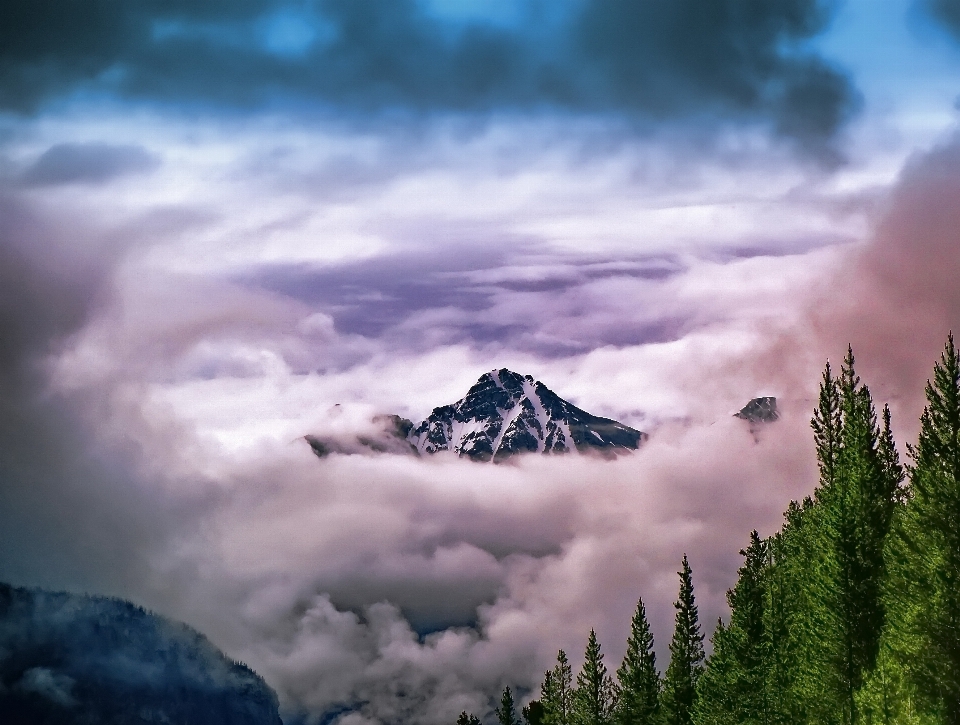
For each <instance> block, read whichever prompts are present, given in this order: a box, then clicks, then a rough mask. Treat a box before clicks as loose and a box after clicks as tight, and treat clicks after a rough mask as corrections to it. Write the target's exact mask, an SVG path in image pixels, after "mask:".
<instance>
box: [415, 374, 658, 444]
mask: <svg viewBox="0 0 960 725" xmlns="http://www.w3.org/2000/svg"><path fill="white" fill-rule="evenodd" d="M645 438H646V434H644V433H642V432H640V431H638V430H635V429H633V428H630V427H629V426H626V425H623V424H622V423H618V422H617V421H615V420H610V419H609V418H600V417H598V416H595V415H591V414H590V413H587V412H586V411H584V410H581V409H580V408H578V407H576V406H575V405H573V404H572V403H569V402H567V401H566V400H564V399H563V398H561V397H560V396H558V395H557V394H556V393H554V392H553V391H552V390H550V389H549V388H548V387H547V386H546V385H544V384H543V383H541V382H539V381H535V380H534V379H533V378H532V377H531V376H529V375H520V374H519V373H515V372H513V371H511V370H507V369H506V368H501V369H500V370H493V371H491V372H489V373H485V374H484V375H482V376H481V377H480V379H479V380H478V381H477V382H476V383H475V384H474V385H473V387H471V388H470V390H469V391H468V392H467V395H466V396H465V397H464V398H463V399H462V400H459V401H457V402H456V403H454V404H453V405H444V406H441V407H439V408H435V409H434V410H433V412H432V413H431V414H430V416H429V417H428V418H427V419H426V420H424V421H423V422H422V423H420V424H419V425H417V426H415V427H414V428H413V429H412V430H411V431H410V433H409V435H408V436H407V440H408V441H410V443H411V444H412V445H413V446H414V447H415V448H416V449H417V450H418V451H419V452H420V453H421V454H424V453H437V452H439V451H454V452H456V453H457V454H458V455H460V456H464V457H467V458H471V459H473V460H478V461H491V460H493V461H499V460H503V459H505V458H507V457H509V456H512V455H515V454H517V453H523V452H539V453H566V452H569V451H574V450H576V451H580V452H585V451H589V450H599V451H604V452H609V453H614V452H619V451H624V450H633V449H636V448H637V447H639V445H640V443H641V442H642V441H643V440H644V439H645Z"/></svg>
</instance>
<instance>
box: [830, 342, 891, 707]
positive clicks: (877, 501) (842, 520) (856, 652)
mask: <svg viewBox="0 0 960 725" xmlns="http://www.w3.org/2000/svg"><path fill="white" fill-rule="evenodd" d="M840 388H841V407H842V411H843V427H842V432H841V441H842V443H841V449H840V456H839V467H838V477H839V484H840V486H839V490H838V500H837V508H836V509H835V511H834V514H835V515H834V517H833V522H834V543H835V554H836V560H837V565H838V566H837V569H836V572H837V575H838V577H837V580H836V582H835V588H834V589H835V593H836V596H837V605H838V606H837V610H838V614H839V618H838V620H839V623H840V633H841V642H842V645H843V649H842V650H841V651H840V653H839V654H840V662H839V673H840V682H841V684H842V687H843V689H844V692H845V695H846V697H845V700H846V703H847V705H846V710H847V711H846V713H845V717H844V720H845V721H846V722H849V723H856V722H857V721H858V715H857V707H856V697H855V695H856V693H857V691H858V690H859V689H860V687H861V686H862V684H863V678H864V675H865V673H867V672H868V671H869V670H871V669H872V668H873V666H874V664H875V663H876V660H877V654H878V652H879V646H880V635H881V633H882V631H883V625H884V618H885V612H884V602H883V597H882V592H883V582H884V578H885V575H886V567H885V561H884V547H885V543H886V537H887V534H888V533H889V530H890V522H891V518H892V515H893V510H894V506H895V502H896V490H897V488H898V486H899V483H898V482H896V483H895V482H894V481H893V479H892V477H890V476H888V475H887V472H886V471H885V470H884V465H883V461H882V459H881V442H880V430H879V428H878V427H877V416H876V411H875V409H874V406H873V400H872V398H871V396H870V390H869V389H868V388H867V386H866V385H863V384H861V382H860V378H859V377H858V376H857V374H856V372H855V370H854V357H853V349H852V348H848V350H847V357H846V359H845V360H844V364H843V371H842V377H841V383H840ZM890 445H891V447H892V438H891V441H890ZM894 450H895V449H894Z"/></svg>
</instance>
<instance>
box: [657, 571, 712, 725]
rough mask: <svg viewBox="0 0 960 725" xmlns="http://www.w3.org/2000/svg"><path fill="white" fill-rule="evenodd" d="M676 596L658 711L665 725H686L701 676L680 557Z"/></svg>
mask: <svg viewBox="0 0 960 725" xmlns="http://www.w3.org/2000/svg"><path fill="white" fill-rule="evenodd" d="M677 573H678V574H679V575H680V593H679V596H678V597H677V601H676V602H675V603H674V605H673V606H674V607H675V608H676V610H677V615H676V627H675V629H674V632H673V640H672V641H671V642H670V665H669V666H668V667H667V672H666V675H665V676H664V680H663V698H662V707H663V710H664V715H665V717H666V722H667V725H690V723H692V722H693V708H694V706H695V704H696V693H697V681H698V680H699V679H700V675H701V674H702V672H703V659H704V652H703V635H702V634H701V633H700V622H699V615H698V614H697V605H696V601H695V599H694V595H693V578H692V574H691V571H690V563H689V562H688V561H687V555H686V554H684V555H683V563H682V568H681V570H680V571H679V572H677Z"/></svg>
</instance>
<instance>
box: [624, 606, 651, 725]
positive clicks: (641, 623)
mask: <svg viewBox="0 0 960 725" xmlns="http://www.w3.org/2000/svg"><path fill="white" fill-rule="evenodd" d="M617 683H618V685H619V688H618V689H619V697H618V699H617V707H616V710H615V712H614V720H615V722H616V723H617V725H655V724H656V723H658V722H659V715H660V674H659V673H658V672H657V655H656V653H655V652H654V651H653V634H652V633H651V632H650V625H649V623H648V622H647V612H646V609H645V608H644V606H643V599H640V600H639V601H638V602H637V610H636V611H635V612H634V614H633V619H632V621H631V622H630V637H629V638H628V639H627V652H626V654H625V655H624V657H623V662H622V663H621V664H620V667H619V668H618V669H617Z"/></svg>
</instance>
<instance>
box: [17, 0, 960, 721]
mask: <svg viewBox="0 0 960 725" xmlns="http://www.w3.org/2000/svg"><path fill="white" fill-rule="evenodd" d="M0 49H2V50H0V580H4V581H8V582H11V583H13V584H18V585H30V586H42V587H47V588H50V589H57V590H69V591H76V592H89V593H94V594H106V595H112V596H121V597H124V598H128V599H131V600H133V601H135V602H137V603H138V604H141V605H143V606H146V607H149V608H150V609H152V610H154V611H156V612H159V613H161V614H164V615H166V616H169V617H173V618H176V619H180V620H183V621H186V622H187V623H189V624H191V625H193V626H195V627H197V628H199V629H200V630H201V631H203V632H204V633H206V634H207V635H208V636H209V637H210V638H211V640H212V641H213V642H214V643H215V644H217V646H219V647H221V648H222V649H223V650H224V651H225V652H226V653H227V654H229V655H230V656H231V657H234V658H235V659H238V660H242V661H244V662H246V663H248V664H249V665H251V666H252V667H254V669H256V670H257V671H258V672H259V673H260V674H261V675H263V676H264V677H265V678H266V680H267V682H268V683H269V684H270V685H271V686H272V687H273V688H275V689H276V690H277V692H278V694H279V696H280V700H281V706H282V709H283V713H284V715H285V717H286V719H287V720H288V721H289V722H303V723H336V724H337V725H374V724H376V723H423V724H425V725H433V724H434V723H436V724H438V725H439V724H441V723H452V722H453V721H454V720H455V719H456V716H457V715H458V714H459V713H460V711H461V710H468V711H471V712H475V713H476V714H478V715H480V716H481V717H484V718H486V719H488V720H489V719H490V717H491V716H492V707H493V705H494V703H495V700H496V698H497V697H498V695H499V692H500V690H501V689H502V688H503V687H504V686H510V687H512V688H514V689H515V691H517V692H518V694H519V696H520V699H521V700H522V701H524V702H525V701H527V700H528V699H530V698H531V697H534V696H535V695H536V694H537V688H538V687H539V683H540V678H541V676H542V673H543V671H544V670H545V669H547V668H548V667H550V666H551V664H552V662H553V661H554V659H555V656H556V652H557V650H558V649H559V648H563V649H564V650H565V651H566V652H567V653H568V654H569V655H570V658H571V660H572V662H573V664H574V666H575V667H577V666H579V663H580V657H581V653H582V651H583V648H584V646H585V644H586V638H587V634H588V632H589V631H590V629H591V628H595V629H596V631H597V634H598V637H599V640H600V642H601V645H602V647H603V651H604V652H605V653H606V662H607V664H608V667H610V669H611V670H612V669H615V667H616V665H617V664H618V663H619V660H620V657H621V656H622V654H623V651H624V649H625V645H626V637H627V630H628V627H629V622H630V616H631V614H632V612H633V610H634V608H635V606H636V603H637V600H638V598H639V597H643V600H644V602H645V604H646V607H647V611H648V613H649V616H650V619H651V624H652V628H653V632H654V636H655V638H656V640H657V652H658V657H659V659H658V662H659V663H660V666H661V668H663V667H665V665H666V658H667V656H668V652H667V647H666V645H667V643H668V642H669V639H670V636H671V633H672V627H673V613H674V610H673V606H672V602H673V601H674V599H675V598H676V593H677V587H678V583H679V579H678V577H677V571H678V569H679V564H680V560H681V557H682V556H683V554H684V553H686V554H687V555H688V556H689V559H690V563H691V566H692V568H693V576H694V585H695V591H696V597H697V602H698V605H699V608H700V618H701V623H702V626H703V630H704V633H705V634H706V635H708V636H709V634H710V633H711V632H712V630H713V625H714V623H715V622H716V620H717V618H718V617H724V616H726V614H727V608H726V601H725V592H726V590H727V589H728V588H729V587H731V586H732V585H733V583H734V581H735V578H736V571H737V568H738V566H739V563H740V555H739V553H738V552H739V550H740V549H741V548H743V547H744V546H745V545H746V544H747V543H748V541H749V533H750V531H751V530H752V529H757V530H758V531H759V532H760V533H761V535H764V536H766V535H770V534H772V533H774V532H775V531H776V530H777V529H778V528H779V526H780V524H781V522H782V513H783V511H784V510H785V509H786V507H787V505H788V504H789V502H790V501H791V500H792V499H799V498H802V497H804V496H806V495H809V494H810V493H811V492H812V491H813V489H814V487H815V486H816V482H817V469H816V461H815V456H814V449H813V443H812V437H811V434H810V430H809V419H810V416H811V413H812V410H813V407H814V404H815V402H814V401H815V397H816V393H817V384H818V379H819V375H820V372H821V371H822V369H823V365H824V363H825V362H826V361H827V360H831V361H833V362H834V363H835V364H836V363H838V362H839V360H840V359H841V358H842V356H843V355H844V353H845V352H846V349H847V345H848V344H852V345H853V349H854V351H855V353H856V355H857V364H858V371H859V372H860V374H861V375H862V377H863V378H864V380H865V382H866V383H867V384H868V385H869V386H870V387H871V390H872V391H873V394H874V397H875V399H876V400H877V401H878V402H879V403H881V404H882V403H889V405H890V406H891V409H892V411H893V420H894V430H895V434H896V436H897V439H898V442H899V444H900V446H901V452H902V453H904V454H905V452H906V449H905V444H906V443H908V442H910V441H911V440H913V439H914V438H915V436H916V432H917V427H918V425H917V419H918V417H919V414H920V411H921V410H922V407H923V386H924V383H925V381H926V379H927V378H928V377H929V375H930V372H931V370H932V367H933V363H934V362H935V360H936V359H937V356H938V354H939V352H940V350H941V349H942V346H943V343H944V341H945V339H946V336H947V334H948V331H950V330H951V329H958V321H960V286H958V285H957V284H956V279H957V278H958V273H960V254H958V242H960V231H958V230H960V135H958V133H960V125H958V110H957V108H958V105H957V104H958V98H960V2H956V0H882V1H881V0H845V1H843V2H839V1H837V2H833V1H829V0H824V1H822V2H817V1H815V0H709V2H703V0H673V1H672V2H661V1H659V0H644V1H642V2H626V0H563V1H556V0H554V1H552V2H548V1H547V0H513V1H508V0H488V1H486V2H484V1H481V0H459V1H458V0H393V1H391V2H386V0H316V1H311V0H300V1H296V0H292V1H291V2H278V1H277V0H240V1H237V0H231V1H230V2H227V0H203V1H202V2H196V1H195V0H194V1H192V2H181V1H176V2H169V1H167V2H162V3H161V2H156V1H155V0H138V1H136V2H129V1H126V2H124V1H121V0H88V2H85V3H79V2H77V3H62V2H56V1H55V0H41V1H40V2H37V1H33V2H26V0H12V1H10V0H8V2H5V3H3V4H2V7H0ZM501 367H508V368H510V369H512V370H515V371H517V372H520V373H522V374H530V375H532V376H534V377H535V378H536V379H538V380H541V381H542V382H544V383H545V384H546V385H547V386H548V387H550V388H551V389H552V390H554V391H555V392H556V393H557V394H559V395H560V396H562V397H564V398H566V399H567V400H570V401H571V402H573V403H574V404H575V405H577V406H579V407H581V408H583V409H585V410H587V411H590V412H591V413H594V414H597V415H603V416H608V417H612V418H615V419H616V420H619V421H621V422H623V423H626V424H628V425H631V426H634V427H635V428H638V429H640V430H643V431H645V432H647V433H648V434H649V435H650V438H649V440H648V441H647V442H646V443H645V444H644V445H643V447H642V448H641V449H640V450H639V451H637V452H636V453H633V454H630V455H624V456H620V457H618V458H617V459H616V460H612V461H611V460H603V459H594V458H592V457H589V456H576V455H571V456H565V457H539V456H533V457H524V458H522V459H518V460H515V461H514V462H512V463H510V464H507V465H499V466H495V465H483V464H476V463H472V462H470V461H460V460H458V459H456V458H454V457H452V456H437V457H434V458H431V459H416V458H413V457H407V456H398V455H392V454H380V455H377V454H374V453H366V454H362V453H354V454H351V455H347V454H342V455H341V454H336V455H331V456H329V457H327V458H325V459H323V460H320V459H318V458H316V457H315V456H314V455H313V453H312V452H311V450H310V448H309V446H308V445H307V444H306V443H305V442H304V440H303V436H304V435H307V434H313V435H322V436H326V437H331V438H341V439H342V440H344V441H349V440H355V438H356V436H357V435H363V434H367V433H370V432H371V431H375V426H376V424H375V423H373V422H372V421H373V418H374V417H375V416H377V415H380V414H385V413H388V414H390V413H396V414H400V415H403V416H406V417H408V418H410V419H412V420H415V421H419V420H422V419H423V418H425V417H426V416H427V415H428V414H429V413H430V411H431V410H432V408H433V407H435V406H438V405H442V404H446V403H451V402H453V401H455V400H457V399H458V398H460V397H462V396H463V395H464V394H465V393H466V391H467V389H468V388H469V387H470V385H471V384H472V383H473V382H475V381H476V379H477V378H478V377H480V375H482V374H483V373H485V372H487V371H489V370H492V369H495V368H501ZM760 395H774V396H776V397H777V399H778V405H779V408H780V411H781V414H782V418H781V420H780V421H778V422H776V423H774V424H770V425H767V426H764V427H762V428H760V429H754V430H751V429H750V426H749V425H748V424H747V423H746V422H745V421H741V420H738V419H736V418H733V417H732V415H731V414H732V413H733V412H735V411H737V410H738V409H739V408H740V407H742V406H743V405H744V404H745V403H746V402H747V401H749V400H750V399H751V398H753V397H757V396H760Z"/></svg>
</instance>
